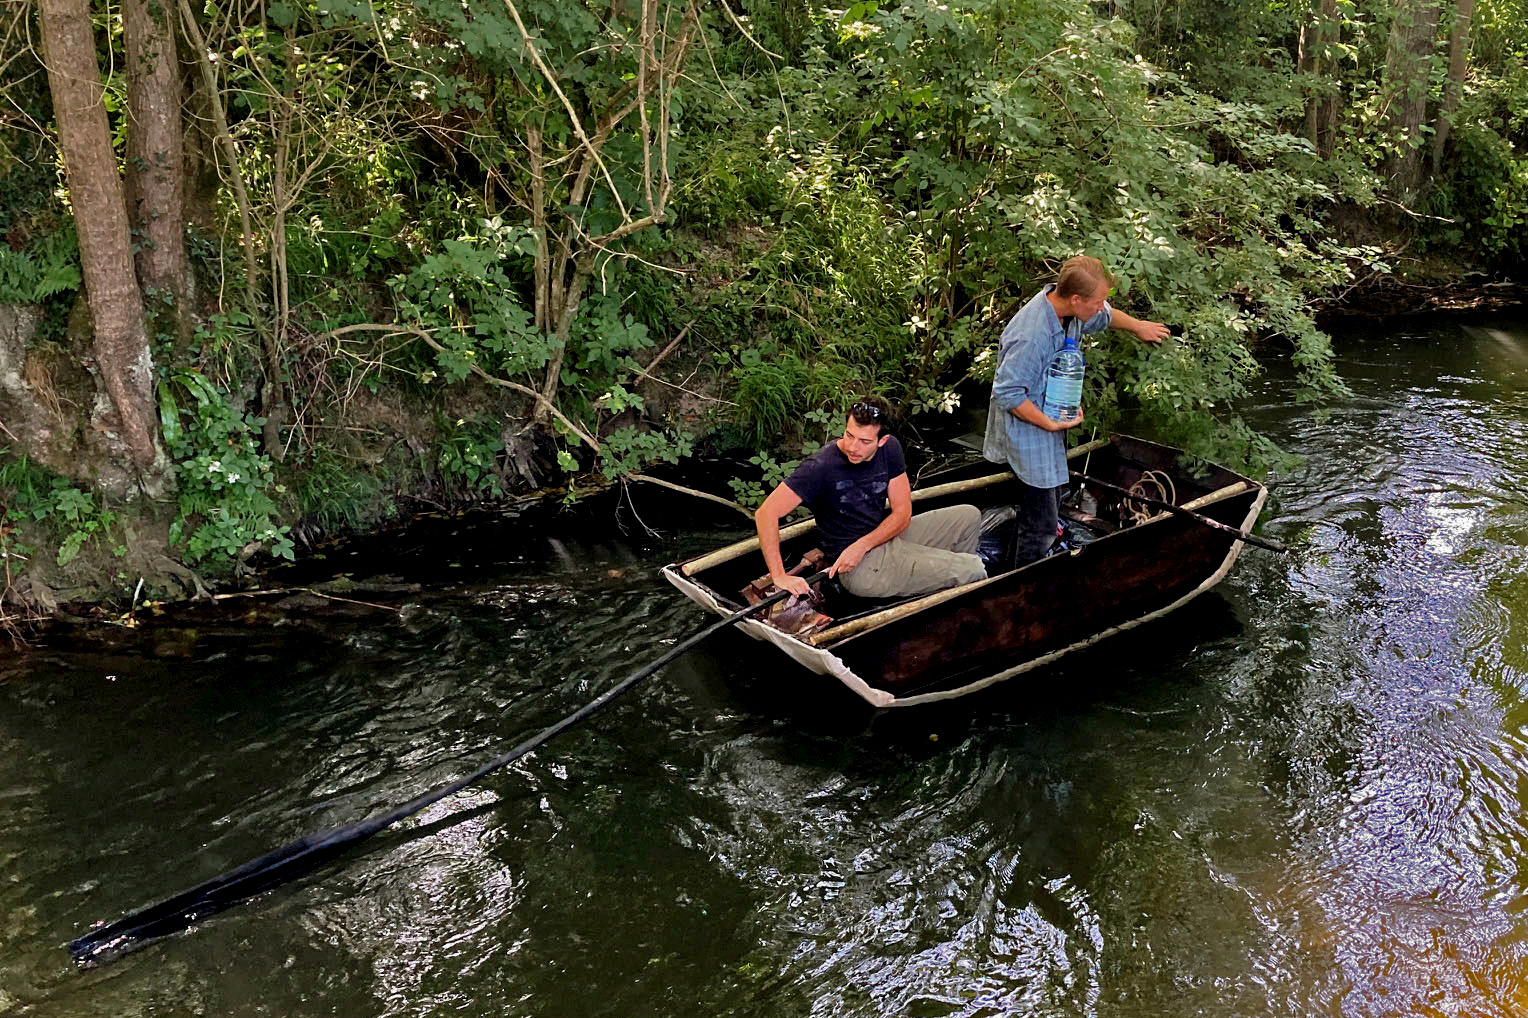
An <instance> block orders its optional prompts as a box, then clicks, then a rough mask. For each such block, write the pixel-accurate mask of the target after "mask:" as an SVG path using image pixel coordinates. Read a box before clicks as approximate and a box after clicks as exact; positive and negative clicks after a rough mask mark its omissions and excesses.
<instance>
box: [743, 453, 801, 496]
mask: <svg viewBox="0 0 1528 1018" xmlns="http://www.w3.org/2000/svg"><path fill="white" fill-rule="evenodd" d="M748 462H749V464H750V465H752V466H755V467H758V469H759V477H758V479H757V480H752V479H745V478H741V477H734V478H730V479H729V480H728V481H727V484H728V486H729V487H731V488H732V498H733V500H734V501H736V502H737V503H738V504H739V505H741V506H743V507H744V508H745V509H757V508H758V507H759V506H761V505H763V504H764V500H765V499H766V498H768V497H769V493H770V492H771V491H774V490H775V488H776V487H778V486H779V484H780V482H782V481H784V480H785V479H786V478H787V477H789V476H790V475H791V472H792V471H794V470H795V469H796V468H797V467H799V466H800V465H801V461H800V460H799V459H794V460H786V461H785V462H783V463H782V462H780V461H779V460H777V459H775V457H774V456H772V455H770V454H769V453H767V452H761V453H759V454H757V455H755V456H750V457H749V458H748Z"/></svg>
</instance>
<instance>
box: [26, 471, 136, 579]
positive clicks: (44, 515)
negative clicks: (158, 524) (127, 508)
mask: <svg viewBox="0 0 1528 1018" xmlns="http://www.w3.org/2000/svg"><path fill="white" fill-rule="evenodd" d="M5 452H6V450H4V449H0V495H4V497H5V514H4V518H5V519H6V520H8V521H10V522H11V523H20V522H22V521H24V520H28V519H30V520H32V521H35V522H37V523H40V524H43V525H44V526H46V527H48V528H50V529H51V530H52V531H53V532H54V533H55V534H56V535H57V536H58V539H59V545H58V551H57V554H56V558H57V561H58V564H59V565H61V566H66V565H68V564H69V563H70V562H72V561H73V560H74V558H75V557H76V556H77V555H79V553H80V549H81V548H83V547H84V546H85V544H86V543H87V542H89V541H91V540H93V539H95V538H97V537H100V536H102V535H104V534H106V533H107V532H108V531H110V530H111V528H112V527H114V526H116V525H117V522H118V517H117V514H116V513H115V512H114V511H112V510H110V509H108V508H106V507H105V506H104V505H103V504H102V503H101V501H100V500H99V499H98V498H97V497H96V496H95V495H93V494H91V493H90V492H88V491H85V490H83V489H81V488H78V487H76V486H75V485H73V484H71V483H70V482H69V480H68V479H66V478H63V477H59V476H58V475H56V474H52V473H50V472H48V471H46V470H43V469H41V468H39V467H38V466H36V465H35V464H33V463H31V462H30V461H29V460H28V459H27V457H26V456H25V455H21V456H17V457H15V458H9V457H5V456H4V453H5ZM0 531H4V532H5V533H6V534H7V535H10V534H11V530H10V529H9V528H6V527H5V526H4V525H3V524H0ZM0 552H5V553H7V554H8V555H9V556H10V557H13V558H22V557H25V555H26V554H29V553H30V549H28V548H24V547H23V546H21V545H20V544H19V543H18V542H17V541H16V539H15V538H14V536H7V537H5V539H4V542H0Z"/></svg>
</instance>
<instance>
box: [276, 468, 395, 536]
mask: <svg viewBox="0 0 1528 1018" xmlns="http://www.w3.org/2000/svg"><path fill="white" fill-rule="evenodd" d="M295 470H296V473H295V477H294V478H293V483H292V496H293V498H294V499H295V500H296V502H297V509H298V511H299V512H300V513H301V514H302V515H303V516H304V517H308V518H311V519H313V520H316V521H317V522H318V524H319V526H320V527H322V528H323V529H324V530H325V531H327V532H330V533H334V532H336V531H342V530H356V529H359V528H360V527H362V526H364V525H365V524H367V523H369V522H371V521H372V520H374V519H376V518H377V517H378V516H379V515H381V516H390V515H392V514H393V513H394V512H396V508H395V507H394V506H393V504H392V502H391V501H390V500H388V499H387V498H386V496H385V494H384V493H383V489H382V482H381V481H380V480H379V479H378V478H377V477H376V476H375V475H374V474H373V473H372V472H371V471H370V470H367V469H365V468H363V467H362V466H360V465H359V464H356V463H352V462H348V461H345V460H342V459H341V458H339V457H338V456H336V455H335V454H333V453H332V452H329V451H327V450H325V449H323V448H322V447H320V448H318V449H315V450H313V452H312V453H310V454H309V456H308V457H307V459H306V460H305V461H304V462H301V463H298V464H295Z"/></svg>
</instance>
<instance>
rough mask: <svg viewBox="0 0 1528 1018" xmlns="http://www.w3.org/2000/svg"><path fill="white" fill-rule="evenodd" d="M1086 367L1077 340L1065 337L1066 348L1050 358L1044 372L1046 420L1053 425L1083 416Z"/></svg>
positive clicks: (1043, 410) (1043, 408) (1072, 337)
mask: <svg viewBox="0 0 1528 1018" xmlns="http://www.w3.org/2000/svg"><path fill="white" fill-rule="evenodd" d="M1085 367H1086V365H1085V364H1084V362H1083V359H1082V351H1081V350H1079V349H1077V337H1076V336H1068V337H1066V345H1065V346H1063V347H1062V348H1061V349H1060V350H1058V351H1057V352H1056V356H1055V357H1053V358H1051V362H1050V367H1048V368H1046V369H1045V405H1044V406H1043V407H1041V410H1042V412H1044V414H1045V416H1047V417H1049V418H1050V419H1051V420H1053V421H1074V420H1076V419H1077V415H1078V414H1080V413H1081V412H1082V373H1083V369H1084V368H1085Z"/></svg>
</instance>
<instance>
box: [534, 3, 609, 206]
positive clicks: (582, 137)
mask: <svg viewBox="0 0 1528 1018" xmlns="http://www.w3.org/2000/svg"><path fill="white" fill-rule="evenodd" d="M504 6H505V7H508V8H509V16H510V17H512V18H514V19H515V27H516V28H518V29H519V30H520V38H521V39H522V40H524V41H525V49H526V51H527V52H528V53H530V56H531V62H532V63H534V64H535V65H536V69H537V70H538V71H540V72H541V76H542V77H543V78H545V79H546V83H547V84H548V85H550V86H551V88H552V92H553V93H554V94H556V96H557V98H558V99H560V100H562V107H563V109H565V110H567V111H568V117H569V118H570V119H571V120H572V122H573V132H574V133H575V134H577V135H578V140H579V141H581V142H583V143H584V147H585V148H586V149H587V150H588V152H589V157H590V158H591V159H593V160H594V162H595V163H596V164H598V166H599V168H600V171H601V172H602V173H603V174H604V175H605V183H606V184H608V185H610V194H611V195H612V196H613V197H614V198H615V203H616V205H618V206H619V207H620V209H621V215H622V216H629V215H630V214H631V213H630V212H628V211H627V209H626V203H625V202H623V201H622V200H621V192H620V190H619V189H617V187H616V186H615V178H613V177H612V176H611V175H610V168H609V167H608V166H606V165H605V161H604V159H602V158H600V154H599V149H598V148H596V147H595V145H594V143H593V142H592V141H590V140H589V135H588V134H587V133H585V131H584V122H583V121H582V120H581V119H579V116H578V113H577V111H576V110H574V109H573V104H572V103H571V102H569V101H568V97H567V96H566V95H565V94H564V93H563V91H562V86H561V85H560V84H558V81H557V75H555V74H553V73H552V69H551V68H550V67H548V66H547V65H546V61H545V60H543V59H542V57H541V51H540V50H538V49H537V48H536V44H535V42H533V41H532V40H531V33H530V31H529V30H527V29H526V27H525V22H524V21H522V20H521V18H520V11H519V9H518V8H517V7H515V0H504Z"/></svg>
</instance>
